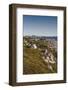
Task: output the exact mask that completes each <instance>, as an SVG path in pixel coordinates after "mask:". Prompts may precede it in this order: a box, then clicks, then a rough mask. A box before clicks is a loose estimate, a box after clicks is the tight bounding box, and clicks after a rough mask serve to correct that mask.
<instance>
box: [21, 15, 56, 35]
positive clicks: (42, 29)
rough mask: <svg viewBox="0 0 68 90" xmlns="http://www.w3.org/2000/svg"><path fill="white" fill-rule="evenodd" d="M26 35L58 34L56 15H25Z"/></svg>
mask: <svg viewBox="0 0 68 90" xmlns="http://www.w3.org/2000/svg"><path fill="white" fill-rule="evenodd" d="M23 22H24V24H23V25H24V36H26V35H29V36H32V35H36V36H57V17H56V16H34V15H24V16H23Z"/></svg>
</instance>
